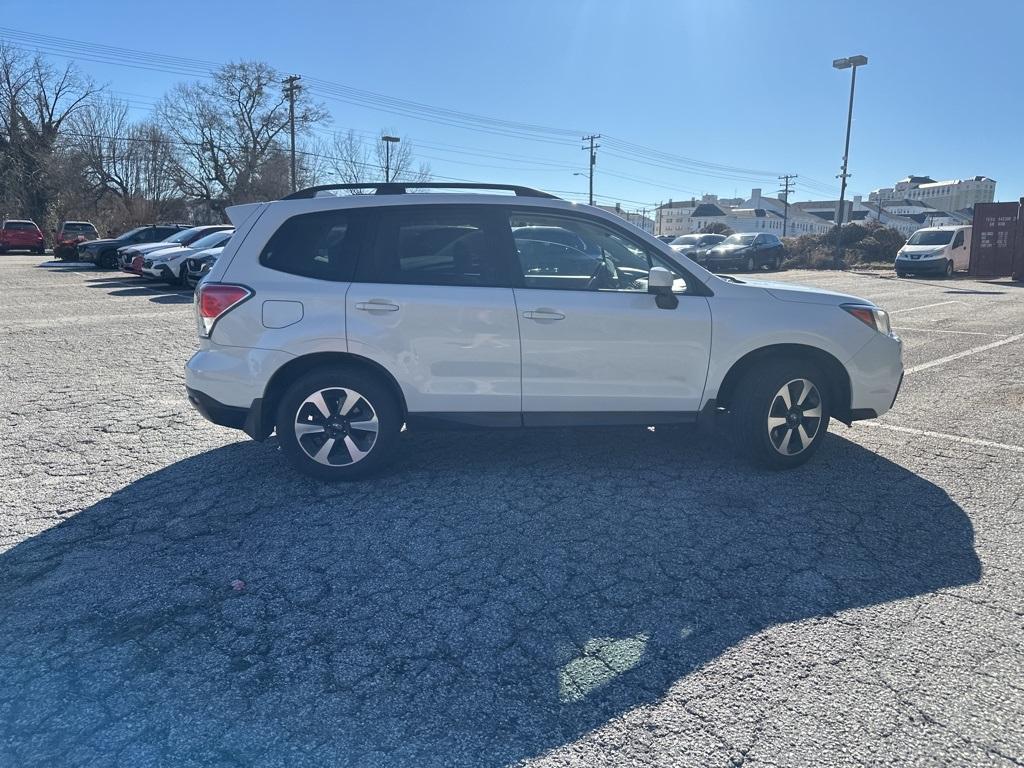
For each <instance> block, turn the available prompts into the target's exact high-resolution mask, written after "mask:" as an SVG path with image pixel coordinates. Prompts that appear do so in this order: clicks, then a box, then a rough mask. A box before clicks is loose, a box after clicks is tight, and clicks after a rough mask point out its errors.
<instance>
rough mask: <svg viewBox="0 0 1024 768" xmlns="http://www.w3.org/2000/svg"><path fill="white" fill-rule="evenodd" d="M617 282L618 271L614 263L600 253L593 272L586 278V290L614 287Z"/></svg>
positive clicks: (616, 285)
mask: <svg viewBox="0 0 1024 768" xmlns="http://www.w3.org/2000/svg"><path fill="white" fill-rule="evenodd" d="M618 284H619V272H618V270H617V269H615V264H614V263H613V262H612V261H611V260H610V259H609V258H608V257H607V256H604V255H602V256H601V258H600V259H599V260H598V262H597V267H596V268H595V269H594V273H593V274H592V275H591V276H590V279H589V280H587V287H586V290H588V291H596V290H598V289H599V288H616V287H618Z"/></svg>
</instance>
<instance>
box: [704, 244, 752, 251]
mask: <svg viewBox="0 0 1024 768" xmlns="http://www.w3.org/2000/svg"><path fill="white" fill-rule="evenodd" d="M749 247H750V246H749V245H744V244H743V243H729V244H728V245H725V244H723V243H719V244H718V245H715V246H712V247H711V248H709V249H708V251H709V252H710V251H718V252H719V253H722V252H724V251H742V250H743V249H744V248H749Z"/></svg>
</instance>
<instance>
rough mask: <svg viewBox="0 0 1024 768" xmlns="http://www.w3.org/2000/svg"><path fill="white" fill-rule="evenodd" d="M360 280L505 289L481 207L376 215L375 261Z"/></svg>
mask: <svg viewBox="0 0 1024 768" xmlns="http://www.w3.org/2000/svg"><path fill="white" fill-rule="evenodd" d="M361 278H362V279H365V280H367V281H371V282H384V283H414V284H417V285H466V286H506V285H508V284H509V280H508V277H507V274H506V270H505V269H503V267H502V263H501V258H500V255H499V253H498V251H497V249H496V248H495V247H494V237H493V232H492V228H491V227H490V225H489V224H488V215H487V214H486V213H485V212H484V211H483V210H481V209H480V208H473V207H465V208H462V207H460V208H454V207H453V208H443V209H437V208H427V207H422V208H395V209H389V210H386V211H384V212H383V213H382V214H381V217H380V229H379V232H378V236H377V248H376V258H375V259H374V263H373V264H372V265H369V269H368V270H366V271H365V273H364V274H361Z"/></svg>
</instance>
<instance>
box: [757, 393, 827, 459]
mask: <svg viewBox="0 0 1024 768" xmlns="http://www.w3.org/2000/svg"><path fill="white" fill-rule="evenodd" d="M821 408H822V402H821V393H820V392H819V391H818V388H817V387H816V386H815V385H814V382H812V381H810V380H809V379H792V380H790V381H787V382H786V383H785V384H783V385H782V387H781V388H780V389H779V391H778V392H776V393H775V397H773V398H772V404H771V406H770V407H769V408H768V439H769V440H770V441H771V444H772V447H773V448H775V450H776V451H778V452H779V453H781V454H782V455H783V456H796V455H798V454H801V453H803V452H804V451H806V450H807V449H808V448H809V447H810V445H811V443H813V442H814V438H815V437H817V435H818V431H819V430H820V429H821V416H822V409H821Z"/></svg>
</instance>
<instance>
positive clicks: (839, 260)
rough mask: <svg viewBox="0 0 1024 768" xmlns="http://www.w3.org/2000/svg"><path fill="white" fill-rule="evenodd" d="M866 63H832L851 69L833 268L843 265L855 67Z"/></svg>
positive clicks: (856, 59)
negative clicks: (845, 204)
mask: <svg viewBox="0 0 1024 768" xmlns="http://www.w3.org/2000/svg"><path fill="white" fill-rule="evenodd" d="M867 63H868V57H867V56H848V57H847V58H845V59H836V60H834V61H833V62H832V66H833V67H834V68H835V69H852V70H853V73H852V75H851V77H850V106H849V107H848V109H847V111H846V144H845V145H844V146H843V170H842V171H841V172H840V174H839V178H840V183H839V206H838V208H837V209H836V227H837V229H836V258H835V261H836V263H835V266H836V268H837V269H838V268H840V267H841V266H842V264H843V214H844V213H845V211H844V210H843V206H844V203H845V202H846V179H847V178H848V177H849V175H850V174H849V173H848V172H847V169H848V167H849V161H850V127H851V126H852V124H853V93H854V91H855V90H856V88H857V67H863V66H864V65H865V64H867Z"/></svg>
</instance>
